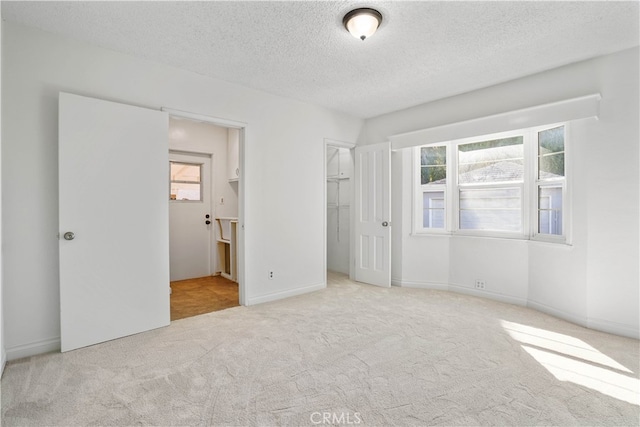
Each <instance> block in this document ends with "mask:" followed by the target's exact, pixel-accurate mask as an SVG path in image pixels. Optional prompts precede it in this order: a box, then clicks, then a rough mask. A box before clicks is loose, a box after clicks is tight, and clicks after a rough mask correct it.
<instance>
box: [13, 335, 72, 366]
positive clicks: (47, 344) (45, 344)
mask: <svg viewBox="0 0 640 427" xmlns="http://www.w3.org/2000/svg"><path fill="white" fill-rule="evenodd" d="M6 351H7V360H8V361H9V360H16V359H22V358H24V357H31V356H36V355H38V354H43V353H50V352H52V351H60V337H56V338H51V339H48V340H42V341H36V342H32V343H29V344H22V345H17V346H15V347H10V348H7V349H6Z"/></svg>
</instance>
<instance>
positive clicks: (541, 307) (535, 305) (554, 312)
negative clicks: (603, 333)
mask: <svg viewBox="0 0 640 427" xmlns="http://www.w3.org/2000/svg"><path fill="white" fill-rule="evenodd" d="M527 307H529V308H532V309H534V310H536V311H540V312H542V313H545V314H549V315H551V316H554V317H558V318H560V319H563V320H567V321H569V322H571V323H575V324H576V325H580V326H584V327H586V326H587V319H586V318H584V317H582V316H577V315H575V314H571V313H567V312H565V311H562V310H558V309H556V308H553V307H550V306H548V305H546V304H542V303H539V302H536V301H531V300H529V301H527Z"/></svg>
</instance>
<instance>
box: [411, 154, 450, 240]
mask: <svg viewBox="0 0 640 427" xmlns="http://www.w3.org/2000/svg"><path fill="white" fill-rule="evenodd" d="M423 147H445V148H446V152H445V159H446V161H445V171H446V180H447V183H446V184H430V183H429V184H422V162H421V149H422V148H423ZM413 153H414V156H413V157H414V162H413V167H414V168H413V176H414V179H413V181H414V185H413V188H414V192H413V194H414V197H413V218H414V221H413V227H412V228H413V229H412V233H413V234H449V228H448V224H449V223H450V219H449V215H448V212H450V211H451V206H450V204H451V203H450V202H451V198H450V197H447V194H449V180H450V175H451V167H450V164H449V163H450V162H449V159H450V158H451V146H450V144H448V143H446V142H439V143H434V144H427V145H421V146H419V147H414V149H413ZM439 191H442V192H444V227H442V228H430V227H424V222H423V215H424V206H423V198H424V193H426V192H439Z"/></svg>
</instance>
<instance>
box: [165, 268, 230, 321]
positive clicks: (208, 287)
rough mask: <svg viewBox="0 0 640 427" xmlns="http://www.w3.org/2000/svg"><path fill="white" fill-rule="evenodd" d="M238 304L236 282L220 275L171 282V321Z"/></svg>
mask: <svg viewBox="0 0 640 427" xmlns="http://www.w3.org/2000/svg"><path fill="white" fill-rule="evenodd" d="M238 305H239V304H238V284H237V283H236V282H232V281H231V280H228V279H225V278H224V277H222V276H207V277H199V278H197V279H188V280H179V281H176V282H171V320H172V321H173V320H178V319H184V318H185V317H192V316H197V315H199V314H205V313H211V312H212V311H218V310H224V309H225V308H231V307H236V306H238Z"/></svg>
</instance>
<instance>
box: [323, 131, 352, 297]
mask: <svg viewBox="0 0 640 427" xmlns="http://www.w3.org/2000/svg"><path fill="white" fill-rule="evenodd" d="M329 147H338V148H348V149H349V150H351V153H352V155H351V162H352V163H353V161H354V157H353V149H354V148H356V144H354V143H353V142H344V141H338V140H335V139H329V138H325V139H324V154H323V156H322V159H323V162H324V163H323V166H322V183H323V184H322V185H323V188H324V204H323V207H324V222H323V225H324V234H323V235H324V239H323V242H324V251H323V254H324V269H323V271H324V284H325V286H326V284H327V230H328V227H327V148H329ZM352 166H353V165H352ZM351 181H352V182H353V177H352V179H351ZM353 188H354V186H353V185H351V194H350V195H349V205H351V206H353V194H354V193H353ZM349 230H351V231H350V232H349V278H350V279H352V280H353V265H354V262H355V258H354V254H353V244H354V243H353V239H354V234H353V213H351V214H350V215H349Z"/></svg>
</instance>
